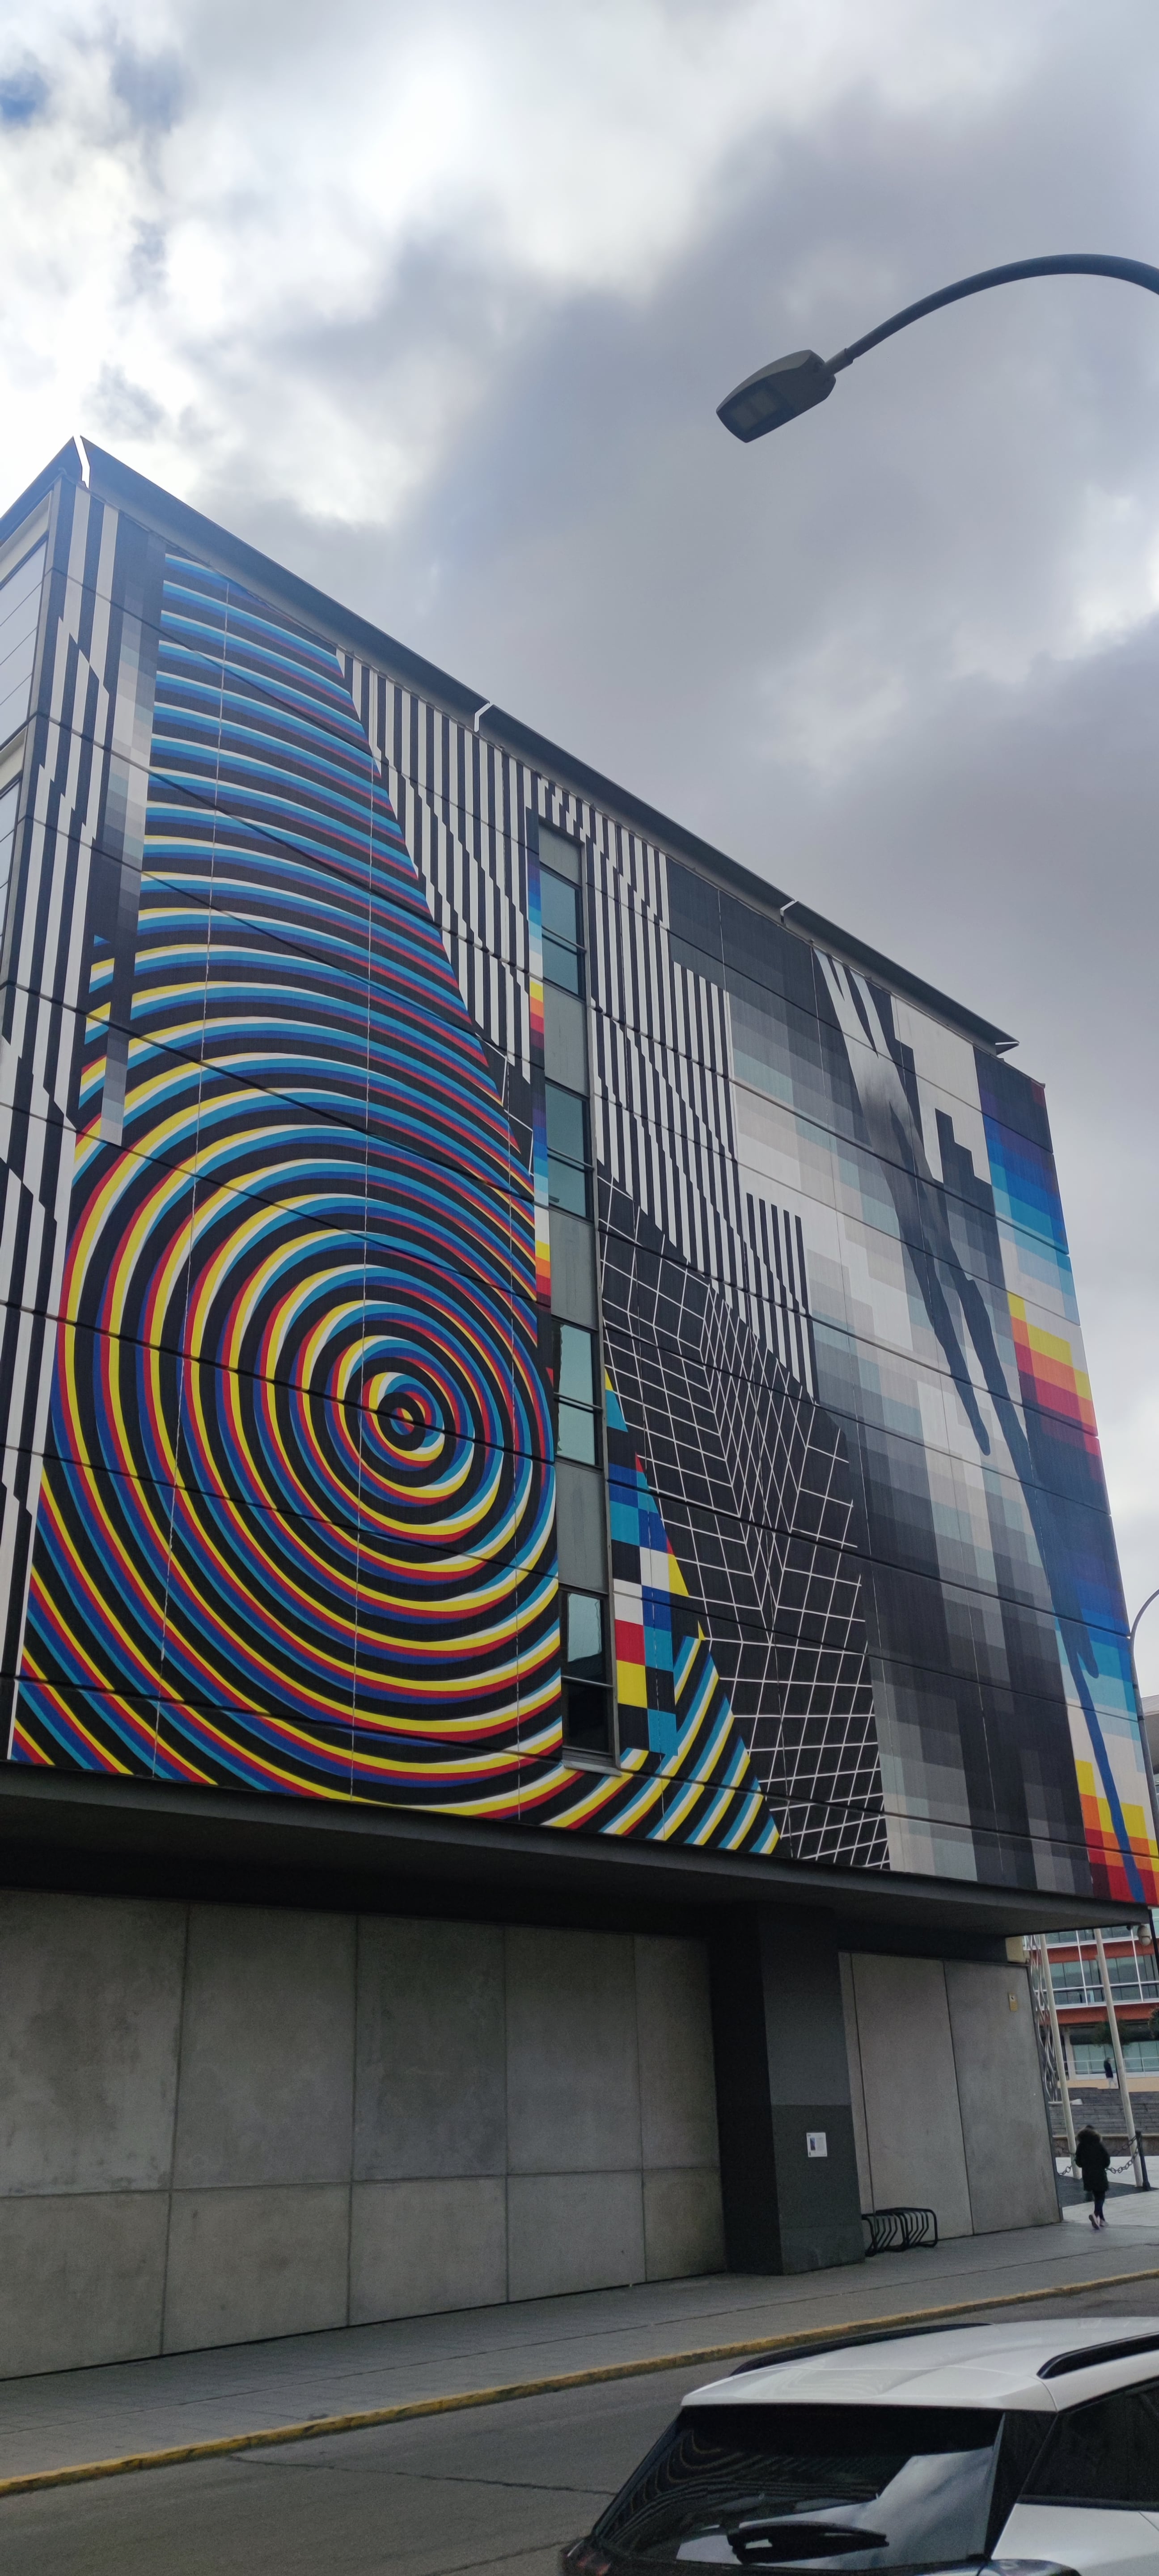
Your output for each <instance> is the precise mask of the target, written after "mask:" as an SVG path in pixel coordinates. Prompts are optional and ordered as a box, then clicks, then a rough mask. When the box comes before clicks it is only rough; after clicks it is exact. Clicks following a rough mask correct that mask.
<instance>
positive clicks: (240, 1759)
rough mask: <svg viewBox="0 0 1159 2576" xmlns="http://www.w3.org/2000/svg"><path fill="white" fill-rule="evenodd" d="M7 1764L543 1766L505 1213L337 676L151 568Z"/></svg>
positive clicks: (537, 1505) (483, 1777)
mask: <svg viewBox="0 0 1159 2576" xmlns="http://www.w3.org/2000/svg"><path fill="white" fill-rule="evenodd" d="M110 981H111V966H110V964H109V961H107V960H104V959H102V958H101V957H99V956H98V957H97V958H96V960H95V962H94V968H93V980H92V991H91V996H90V1019H89V1023H88V1042H87V1051H86V1063H85V1072H84V1082H83V1089H82V1107H81V1122H82V1140H81V1148H80V1152H79V1156H78V1164H77V1173H76V1181H75V1187H74V1197H73V1215H72V1224H71V1230H70V1239H69V1250H68V1260H67V1268H66V1275H65V1280H64V1287H63V1295H62V1313H63V1321H62V1324H61V1339H60V1350H59V1357H58V1366H57V1372H56V1381H55V1392H54V1402H53V1416H52V1425H51V1434H50V1444H49V1445H50V1450H51V1453H52V1454H51V1457H50V1459H49V1462H48V1464H47V1466H46V1471H45V1481H44V1487H43V1491H42V1498H41V1512H40V1521H39V1527H38V1538H37V1547H36V1554H35V1562H34V1570H33V1584H32V1595H31V1601H30V1613H29V1625H28V1632H27V1647H26V1656H25V1667H24V1688H23V1691H22V1694H21V1712H20V1726H21V1730H22V1746H23V1749H24V1751H25V1756H26V1758H32V1759H37V1758H39V1759H49V1760H54V1759H59V1758H61V1755H62V1754H64V1755H65V1756H66V1757H68V1756H71V1757H72V1758H74V1759H80V1760H84V1761H86V1762H89V1763H99V1764H103V1765H105V1766H107V1767H112V1768H121V1767H124V1768H127V1769H130V1770H139V1769H148V1770H155V1771H157V1772H158V1773H159V1774H161V1775H164V1776H168V1777H172V1778H186V1779H195V1780H233V1781H235V1782H236V1781H243V1782H246V1783H248V1784H250V1785H254V1786H271V1785H280V1786H285V1787H290V1788H296V1789H306V1790H313V1791H315V1792H320V1793H322V1794H326V1793H330V1794H335V1793H337V1794H349V1793H350V1792H351V1790H353V1791H354V1792H355V1793H359V1792H361V1793H362V1794H368V1795H371V1796H374V1795H379V1796H382V1795H386V1796H389V1797H391V1798H399V1797H401V1798H404V1799H405V1798H407V1797H415V1798H421V1799H422V1800H423V1801H424V1802H425V1803H428V1804H429V1803H431V1802H432V1801H433V1802H434V1803H444V1802H445V1803H450V1804H454V1805H456V1806H460V1807H466V1808H469V1809H470V1808H476V1807H482V1808H483V1810H484V1811H487V1810H494V1811H498V1812H501V1811H503V1810H504V1809H507V1808H510V1807H511V1806H512V1805H513V1804H514V1803H515V1802H516V1801H517V1797H518V1775H519V1770H520V1766H521V1764H522V1763H526V1762H527V1761H529V1760H534V1759H535V1758H537V1757H540V1758H541V1757H542V1756H543V1755H544V1754H545V1752H548V1751H551V1750H554V1748H555V1747H557V1746H558V1741H559V1716H558V1711H559V1673H558V1616H557V1607H556V1582H555V1559H554V1538H553V1470H552V1464H551V1431H550V1418H549V1414H548V1409H547V1403H546V1400H545V1393H544V1387H543V1382H542V1379H541V1377H540V1374H539V1370H538V1367H537V1363H536V1313H535V1305H534V1225H533V1207H532V1194H531V1185H530V1182H529V1179H528V1175H527V1173H526V1172H525V1171H524V1169H523V1167H522V1165H521V1163H520V1161H519V1158H518V1155H517V1153H516V1151H515V1148H514V1145H513V1141H512V1135H511V1130H510V1126H509V1123H508V1121H507V1118H506V1116H505V1115H504V1113H503V1111H502V1108H501V1106H500V1104H499V1101H498V1099H497V1096H496V1094H495V1091H494V1088H493V1085H492V1083H491V1080H490V1076H489V1073H488V1070H487V1066H486V1062H485V1059H484V1056H483V1051H482V1048H481V1046H480V1044H479V1042H478V1040H477V1038H476V1037H475V1034H474V1032H473V1029H472V1027H471V1024H470V1022H469V1020H468V1019H467V1016H466V1013H465V1011H464V1008H463V1005H462V1002H461V999H460V996H459V993H458V989H457V986H456V984H455V982H454V978H453V976H452V973H451V970H450V967H449V965H448V963H447V959H446V956H445V954H444V951H443V948H442V944H441V941H440V939H439V936H438V933H437V931H436V929H435V927H434V924H433V923H432V921H431V918H430V915H429V912H428V910H427V907H426V904H425V902H424V900H423V897H422V892H421V889H420V888H419V886H418V884H417V881H416V879H415V876H414V871H413V868H412V867H411V864H410V861H409V858H408V857H407V854H406V851H405V848H404V846H403V844H402V842H401V838H400V836H399V833H398V831H397V827H396V825H395V823H394V819H393V816H392V814H391V812H390V808H389V806H388V804H387V803H386V801H385V798H384V796H383V793H382V789H381V787H380V785H379V784H378V782H377V779H376V776H375V773H374V770H373V765H372V762H371V759H370V754H369V751H368V749H367V746H366V743H365V740H364V738H363V735H362V732H361V729H360V727H359V725H358V723H357V721H356V718H355V714H354V709H353V706H352V704H351V702H350V699H349V696H348V694H347V692H346V690H345V687H344V684H343V680H342V674H341V671H340V669H339V666H338V664H337V661H336V658H335V656H334V655H333V653H332V652H330V651H329V650H328V649H327V648H324V647H322V646H321V645H319V644H317V643H316V642H315V641H314V640H313V639H311V638H310V637H308V636H305V635H302V634H300V633H297V632H295V631H293V630H291V629H288V628H286V627H285V626H282V625H278V624H275V623H274V622H273V621H272V620H271V618H270V616H269V614H268V612H267V611H265V610H264V609H262V608H261V607H260V606H259V605H258V604H257V603H255V602H254V601H252V600H250V599H248V598H246V597H245V596H244V595H239V594H238V592H237V591H236V589H234V590H230V589H229V588H228V586H227V585H226V584H225V583H224V582H221V581H218V580H217V579H216V578H215V577H214V576H213V575H211V574H208V573H206V572H204V571H202V570H200V569H198V568H196V567H193V566H190V565H185V564H177V563H171V565H170V578H169V581H168V584H167V589H166V606H165V618H164V625H163V633H162V652H161V675H160V682H159V687H158V696H157V712H156V719H155V730H154V742H153V753H152V774H151V788H150V802H149V826H148V838H147V844H146V867H145V879H144V885H143V894H142V904H141V913H140V921H139V925H138V939H137V963H136V982H135V995H134V1005H133V1042H132V1047H131V1053H130V1064H129V1079H128V1090H127V1099H126V1115H125V1123H124V1131H123V1137H122V1139H121V1140H120V1142H119V1143H118V1142H110V1143H106V1142H103V1141H102V1138H101V1111H102V1102H103V1097H104V1070H105V1029H106V1025H107V1020H106V1014H107V1002H108V991H109V986H110Z"/></svg>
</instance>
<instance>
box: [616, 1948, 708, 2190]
mask: <svg viewBox="0 0 1159 2576" xmlns="http://www.w3.org/2000/svg"><path fill="white" fill-rule="evenodd" d="M635 1949H636V2011H637V2017H638V2025H639V2060H640V2129H641V2136H642V2139H643V2148H644V2164H645V2166H646V2167H650V2166H671V2165H715V2164H716V2161H717V2144H716V2084H715V2080H714V2076H713V2064H712V2015H711V2010H710V2005H709V1994H708V1960H707V1958H706V1956H705V1951H704V1945H703V1942H700V1941H674V1940H661V1939H653V1938H650V1937H649V1936H647V1935H640V1936H638V1937H637V1940H636V1944H635Z"/></svg>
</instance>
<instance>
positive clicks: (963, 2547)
mask: <svg viewBox="0 0 1159 2576" xmlns="http://www.w3.org/2000/svg"><path fill="white" fill-rule="evenodd" d="M560 2565H561V2569H562V2570H563V2576H664V2571H665V2570H671V2571H672V2576H684V2571H686V2570H688V2569H692V2568H698V2567H704V2568H710V2567H745V2568H748V2569H750V2570H754V2569H761V2568H778V2569H780V2570H782V2571H784V2576H789V2571H790V2570H798V2569H799V2570H801V2571H802V2576H830V2571H837V2570H840V2571H841V2576H858V2571H859V2570H860V2569H862V2568H877V2567H882V2568H893V2569H898V2570H901V2569H906V2570H908V2571H910V2576H931V2571H934V2570H939V2571H944V2576H950V2571H951V2570H952V2571H953V2576H982V2571H988V2570H1002V2571H1008V2576H1048V2571H1049V2576H1059V2572H1060V2571H1073V2572H1074V2576H1096V2571H1097V2576H1159V2317H1154V2318H1147V2317H1128V2318H1123V2317H1083V2318H1081V2319H1075V2320H1071V2321H1069V2322H1068V2321H1065V2320H1061V2319H1059V2318H1055V2319H1054V2320H1053V2322H1051V2323H1049V2324H1044V2323H1042V2322H1041V2321H1038V2320H1036V2321H1035V2322H1034V2323H1033V2324H1029V2323H1028V2324H1022V2325H1001V2326H999V2325H993V2326H991V2325H986V2326H956V2327H949V2328H940V2329H938V2330H936V2331H933V2332H922V2333H916V2334H896V2333H895V2334H888V2335H881V2336H874V2335H873V2334H872V2330H870V2331H869V2333H868V2334H867V2335H866V2337H864V2338H859V2339H858V2340H857V2341H856V2342H854V2343H846V2344H840V2345H836V2346H834V2345H829V2346H828V2347H826V2348H824V2349H821V2350H818V2349H816V2348H814V2349H813V2350H812V2351H809V2352H798V2353H796V2354H794V2356H793V2357H792V2358H791V2359H788V2360H785V2361H775V2362H772V2363H749V2364H747V2365H746V2366H745V2367H744V2368H743V2369H742V2370H741V2371H739V2372H738V2373H736V2374H735V2375H734V2376H733V2377H732V2378H731V2379H719V2380H714V2381H713V2383H712V2384H711V2386H709V2387H707V2388H697V2389H695V2390H694V2391H693V2393H692V2395H691V2396H690V2397H686V2398H685V2400H684V2403H683V2405H682V2407H681V2409H680V2413H679V2415H678V2416H677V2417H676V2420H675V2422H674V2423H673V2424H671V2425H670V2426H669V2428H668V2431H667V2432H666V2433H664V2434H662V2436H661V2438H660V2440H659V2441H658V2442H657V2443H656V2445H655V2448H654V2449H653V2450H652V2451H650V2452H649V2454H648V2457H647V2459H646V2460H643V2461H642V2462H641V2464H640V2467H639V2468H638V2469H637V2470H636V2471H635V2474H634V2475H633V2476H632V2477H630V2478H629V2480H628V2483H627V2485H626V2486H625V2487H623V2488H622V2489H621V2492H620V2494H619V2495H618V2496H617V2497H616V2498H615V2501H614V2502H613V2503H612V2504H610V2505H609V2506H608V2509H607V2512H606V2513H603V2514H601V2516H600V2519H599V2521H598V2522H597V2524H596V2526H595V2528H594V2530H593V2532H592V2533H591V2535H590V2537H589V2538H588V2539H586V2540H579V2541H576V2542H575V2543H574V2545H573V2547H572V2548H570V2549H567V2550H565V2551H564V2552H563V2555H562V2558H561V2561H560Z"/></svg>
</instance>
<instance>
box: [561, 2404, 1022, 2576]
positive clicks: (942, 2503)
mask: <svg viewBox="0 0 1159 2576" xmlns="http://www.w3.org/2000/svg"><path fill="white" fill-rule="evenodd" d="M1001 2423H1002V2418H1001V2415H1000V2414H999V2413H997V2412H989V2411H983V2410H981V2409H977V2408H974V2407H970V2408H966V2407H943V2406H760V2405H750V2406H686V2407H685V2408H684V2410H683V2412H682V2413H681V2414H679V2415H678V2416H677V2418H676V2421H675V2423H674V2424H672V2425H671V2426H670V2427H669V2430H668V2431H667V2433H665V2434H664V2435H663V2436H662V2438H661V2440H660V2441H659V2442H658V2443H657V2445H656V2448H655V2450H654V2451H653V2452H652V2453H651V2454H650V2456H649V2458H648V2459H647V2460H645V2461H644V2462H643V2464H642V2466H641V2467H640V2468H639V2469H638V2470H637V2472H636V2474H635V2476H634V2477H633V2478H631V2479H629V2482H628V2484H627V2486H626V2487H624V2488H623V2490H622V2491H621V2493H620V2494H619V2495H618V2496H617V2497H616V2499H615V2502H614V2503H613V2504H611V2505H609V2507H608V2510H607V2512H606V2513H605V2514H603V2515H602V2516H601V2518H600V2521H599V2522H598V2523H597V2525H596V2529H595V2534H594V2537H595V2538H596V2539H597V2540H598V2541H600V2542H601V2543H602V2545H603V2547H604V2548H605V2549H606V2550H607V2551H608V2554H609V2556H610V2557H611V2558H612V2560H613V2563H614V2565H615V2566H616V2567H617V2568H619V2567H623V2568H625V2569H630V2568H634V2567H637V2566H638V2567H640V2568H641V2569H644V2568H650V2569H654V2570H658V2569H660V2568H665V2567H669V2568H674V2569H675V2568H685V2567H747V2568H750V2569H759V2568H763V2567H778V2568H785V2569H788V2568H791V2567H802V2568H809V2569H815V2570H817V2571H821V2570H823V2569H828V2568H840V2569H842V2570H843V2571H845V2576H856V2571H857V2570H858V2569H860V2568H870V2567H894V2568H899V2567H912V2566H914V2564H915V2563H918V2564H920V2565H922V2566H924V2567H929V2566H932V2565H934V2564H936V2563H937V2562H938V2561H941V2562H942V2563H943V2564H946V2563H947V2562H952V2561H954V2560H958V2561H960V2560H961V2559H962V2558H970V2557H980V2556H981V2555H982V2554H983V2552H984V2550H985V2547H986V2526H987V2520H988V2515H989V2507H990V2496H991V2490H992V2486H993V2478H994V2463H995V2456H996V2452H997V2444H998V2435H999V2431H1000V2429H1001Z"/></svg>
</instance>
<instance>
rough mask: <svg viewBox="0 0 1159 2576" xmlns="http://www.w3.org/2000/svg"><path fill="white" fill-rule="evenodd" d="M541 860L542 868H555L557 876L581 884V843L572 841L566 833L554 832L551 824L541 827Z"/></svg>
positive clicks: (544, 824)
mask: <svg viewBox="0 0 1159 2576" xmlns="http://www.w3.org/2000/svg"><path fill="white" fill-rule="evenodd" d="M539 859H540V865H541V867H545V868H554V869H555V872H556V875H557V876H561V877H570V878H571V880H572V882H573V884H575V885H578V884H579V881H580V878H581V876H582V875H583V869H582V867H581V864H580V859H581V852H580V845H579V842H578V841H572V840H570V839H569V838H568V835H567V833H566V832H553V831H552V828H551V825H550V823H541V824H540V826H539Z"/></svg>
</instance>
